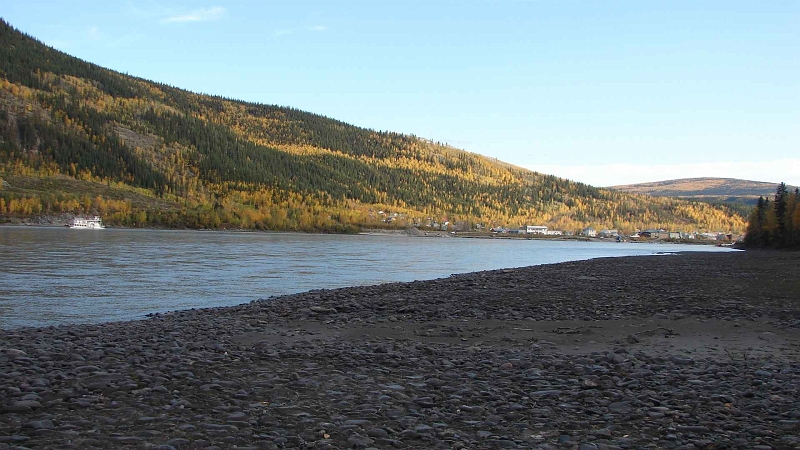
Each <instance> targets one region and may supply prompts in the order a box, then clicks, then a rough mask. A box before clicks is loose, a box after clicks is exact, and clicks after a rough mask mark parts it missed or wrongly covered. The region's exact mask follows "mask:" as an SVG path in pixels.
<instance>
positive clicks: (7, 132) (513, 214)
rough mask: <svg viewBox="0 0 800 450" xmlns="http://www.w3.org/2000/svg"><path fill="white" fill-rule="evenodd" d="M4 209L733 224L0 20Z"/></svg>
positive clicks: (353, 221) (202, 219) (209, 223)
mask: <svg viewBox="0 0 800 450" xmlns="http://www.w3.org/2000/svg"><path fill="white" fill-rule="evenodd" d="M0 178H2V183H0V220H1V219H2V218H5V219H6V220H8V219H9V218H21V217H33V216H40V215H59V214H66V215H69V214H100V215H101V216H103V218H104V220H105V221H106V222H107V223H110V224H117V225H127V226H167V227H184V226H186V227H193V228H220V227H226V228H243V229H269V230H304V231H340V232H341V231H353V230H356V229H358V228H359V227H374V226H387V227H389V226H391V227H404V226H408V225H412V224H419V225H423V226H424V225H428V224H429V223H431V222H438V223H443V222H445V221H447V222H450V223H451V224H458V225H459V226H461V227H463V228H471V227H473V226H474V225H475V224H482V225H484V226H486V227H489V226H494V225H504V226H518V225H524V224H546V225H549V226H550V227H552V228H558V229H563V230H577V229H580V228H582V227H584V226H588V225H593V226H595V227H609V228H617V229H621V230H631V231H632V230H634V229H636V228H650V227H661V228H668V229H673V230H686V231H691V230H714V231H733V232H739V231H741V230H743V228H744V221H743V218H742V217H741V216H740V215H738V214H736V213H735V212H733V211H732V210H730V209H728V208H726V207H723V206H712V205H708V204H705V203H699V202H689V201H684V200H676V199H668V198H653V197H647V196H642V195H630V194H624V193H619V192H614V191H610V190H604V189H597V188H594V187H591V186H588V185H585V184H580V183H575V182H571V181H567V180H564V179H560V178H557V177H554V176H550V175H543V174H539V173H536V172H531V171H528V170H525V169H522V168H519V167H515V166H512V165H509V164H505V163H502V162H498V161H495V160H492V159H489V158H486V157H483V156H480V155H477V154H473V153H469V152H465V151H462V150H458V149H455V148H452V147H449V146H445V145H440V144H438V143H433V142H430V141H427V140H424V139H420V138H417V137H415V136H409V135H402V134H397V133H392V132H382V131H374V130H369V129H364V128H359V127H356V126H352V125H348V124H346V123H342V122H340V121H336V120H333V119H330V118H327V117H322V116H319V115H316V114H311V113H307V112H303V111H299V110H296V109H292V108H288V107H279V106H270V105H261V104H253V103H247V102H243V101H237V100H230V99H225V98H220V97H212V96H207V95H199V94H194V93H191V92H187V91H184V90H181V89H178V88H174V87H170V86H166V85H163V84H159V83H155V82H151V81H147V80H143V79H139V78H135V77H131V76H127V75H123V74H120V73H117V72H113V71H110V70H107V69H104V68H102V67H99V66H96V65H94V64H91V63H88V62H84V61H81V60H79V59H77V58H74V57H71V56H69V55H67V54H64V53H62V52H60V51H57V50H54V49H52V48H49V47H47V46H45V45H43V44H42V43H40V42H38V41H36V40H35V39H33V38H31V37H29V36H26V35H24V34H23V33H21V32H19V31H17V30H15V29H14V28H13V27H11V26H10V25H9V24H7V23H5V22H2V21H0Z"/></svg>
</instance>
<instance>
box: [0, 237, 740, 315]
mask: <svg viewBox="0 0 800 450" xmlns="http://www.w3.org/2000/svg"><path fill="white" fill-rule="evenodd" d="M675 251H728V249H720V248H717V247H713V246H700V245H691V246H690V245H678V244H634V243H621V244H620V243H615V242H578V241H551V240H523V239H461V238H412V237H407V236H401V235H322V234H297V233H244V232H210V231H184V230H181V231H174V230H132V229H110V228H109V229H105V230H74V229H69V228H44V227H10V226H5V227H0V328H5V329H10V328H17V327H24V326H36V327H41V326H50V325H59V324H66V323H90V322H106V321H116V320H130V319H138V318H142V317H144V316H145V315H146V314H148V313H153V312H163V311H171V310H177V309H188V308H202V307H211V306H227V305H236V304H241V303H246V302H249V301H252V300H255V299H261V298H268V297H271V296H278V295H284V294H291V293H297V292H303V291H308V290H312V289H321V288H326V289H332V288H338V287H346V286H356V285H370V284H378V283H386V282H396V281H414V280H428V279H433V278H441V277H446V276H449V275H452V274H455V273H465V272H474V271H481V270H490V269H501V268H512V267H522V266H530V265H537V264H549V263H556V262H564V261H573V260H583V259H590V258H598V257H616V256H632V255H651V254H655V253H665V252H675Z"/></svg>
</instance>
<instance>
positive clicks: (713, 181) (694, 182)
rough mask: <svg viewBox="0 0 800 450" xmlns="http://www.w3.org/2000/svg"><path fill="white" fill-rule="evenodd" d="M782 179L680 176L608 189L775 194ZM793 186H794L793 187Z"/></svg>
mask: <svg viewBox="0 0 800 450" xmlns="http://www.w3.org/2000/svg"><path fill="white" fill-rule="evenodd" d="M779 183H780V182H775V183H766V182H763V181H751V180H739V179H736V178H712V177H705V178H681V179H677V180H665V181H655V182H650V183H637V184H626V185H619V186H610V187H609V188H608V189H613V190H615V191H621V192H628V193H633V194H646V195H654V196H660V197H744V198H758V197H759V196H764V197H767V196H769V195H774V194H775V188H776V187H777V186H778V184H779ZM791 189H794V187H791Z"/></svg>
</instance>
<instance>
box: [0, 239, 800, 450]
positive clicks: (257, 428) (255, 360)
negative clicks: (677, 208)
mask: <svg viewBox="0 0 800 450" xmlns="http://www.w3.org/2000/svg"><path fill="white" fill-rule="evenodd" d="M798 274H800V253H797V252H794V253H790V252H760V251H754V252H751V251H748V252H731V253H691V252H689V253H681V254H677V255H659V256H645V257H627V258H601V259H594V260H589V261H578V262H568V263H561V264H553V265H546V266H534V267H527V268H518V269H506V270H495V271H487V272H477V273H470V274H464V275H454V276H451V277H448V278H443V279H438V280H432V281H418V282H412V283H391V284H383V285H378V286H369V287H353V288H344V289H336V290H318V291H311V292H306V293H302V294H296V295H289V296H284V297H278V298H270V299H263V300H258V301H254V302H252V303H249V304H245V305H240V306H234V307H226V308H212V309H201V310H189V311H179V312H173V313H168V314H158V315H153V316H151V317H149V318H148V319H146V320H140V321H131V322H116V323H106V324H92V325H65V326H58V327H47V328H22V329H9V330H0V449H6V448H9V449H12V448H13V449H23V448H31V449H33V448H37V449H38V448H53V449H62V448H76V449H91V448H137V449H138V448H142V449H159V450H167V449H194V448H206V449H213V448H219V449H229V448H238V449H244V448H254V449H275V448H314V449H326V448H331V449H333V448H443V449H444V448H488V449H495V448H496V449H504V448H534V449H535V448H541V449H557V448H558V449H561V448H566V449H579V450H590V449H617V448H622V449H628V448H653V449H661V448H666V449H678V448H680V449H690V448H715V449H721V448H730V449H784V448H800V345H798V344H800V277H798ZM257 295H258V293H254V296H257ZM131 301H135V299H131Z"/></svg>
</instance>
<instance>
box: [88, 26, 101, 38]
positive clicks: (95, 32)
mask: <svg viewBox="0 0 800 450" xmlns="http://www.w3.org/2000/svg"><path fill="white" fill-rule="evenodd" d="M86 37H88V38H89V39H91V40H97V39H100V28H98V27H96V26H92V27H89V29H88V30H86Z"/></svg>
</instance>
